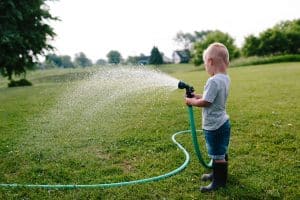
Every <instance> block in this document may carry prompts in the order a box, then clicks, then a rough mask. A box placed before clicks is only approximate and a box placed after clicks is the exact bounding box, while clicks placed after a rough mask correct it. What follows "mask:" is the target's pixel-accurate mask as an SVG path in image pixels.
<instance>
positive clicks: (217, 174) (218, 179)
mask: <svg viewBox="0 0 300 200" xmlns="http://www.w3.org/2000/svg"><path fill="white" fill-rule="evenodd" d="M227 173H228V163H227V162H223V163H216V162H214V163H213V180H212V183H211V184H209V185H208V186H202V187H200V191H201V192H210V191H213V190H217V189H218V188H219V187H225V186H226V182H227Z"/></svg>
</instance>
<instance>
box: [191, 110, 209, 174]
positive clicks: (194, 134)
mask: <svg viewBox="0 0 300 200" xmlns="http://www.w3.org/2000/svg"><path fill="white" fill-rule="evenodd" d="M188 111H189V119H190V127H191V132H192V140H193V144H194V149H195V152H196V155H197V157H198V160H199V162H200V164H202V165H203V166H204V167H206V168H209V169H211V168H212V160H211V161H210V162H209V163H206V162H205V161H204V159H203V157H202V154H201V152H200V148H199V144H198V140H197V132H196V128H195V121H194V112H193V107H192V106H188Z"/></svg>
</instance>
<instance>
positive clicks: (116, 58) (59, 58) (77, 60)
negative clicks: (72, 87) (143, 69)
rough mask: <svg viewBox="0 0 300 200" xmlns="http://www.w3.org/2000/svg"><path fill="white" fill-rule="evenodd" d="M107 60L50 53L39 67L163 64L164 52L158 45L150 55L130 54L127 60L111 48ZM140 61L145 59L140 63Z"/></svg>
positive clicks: (81, 53) (83, 55) (83, 54)
mask: <svg viewBox="0 0 300 200" xmlns="http://www.w3.org/2000/svg"><path fill="white" fill-rule="evenodd" d="M106 57H107V60H106V59H103V58H100V59H98V60H97V61H96V62H95V63H93V62H92V60H91V59H89V58H88V57H87V56H86V55H85V53H83V52H79V53H77V54H75V57H74V60H72V58H71V56H69V55H56V54H54V53H49V54H47V55H46V56H45V61H44V62H43V63H40V64H39V68H42V69H45V68H55V67H59V68H75V67H90V66H93V65H98V66H99V65H106V64H120V63H122V64H153V65H160V64H163V62H164V61H163V53H162V52H160V51H159V49H158V48H157V47H155V46H154V47H153V48H152V50H151V53H150V56H146V55H144V54H140V55H139V56H128V58H127V59H126V60H124V59H123V58H122V55H121V53H120V52H119V51H117V50H111V51H110V52H108V54H107V56H106ZM140 61H144V62H146V63H144V62H141V63H139V62H140Z"/></svg>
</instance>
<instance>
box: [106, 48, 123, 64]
mask: <svg viewBox="0 0 300 200" xmlns="http://www.w3.org/2000/svg"><path fill="white" fill-rule="evenodd" d="M107 59H108V63H111V64H119V63H120V62H121V61H122V56H121V54H120V52H118V51H115V50H111V51H110V52H108V54H107Z"/></svg>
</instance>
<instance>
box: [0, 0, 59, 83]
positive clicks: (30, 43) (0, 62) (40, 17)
mask: <svg viewBox="0 0 300 200" xmlns="http://www.w3.org/2000/svg"><path fill="white" fill-rule="evenodd" d="M45 2H46V0H35V1H20V0H5V1H0V72H1V74H2V75H3V76H7V77H8V79H9V80H12V76H13V75H14V74H15V75H21V74H26V69H31V68H33V67H34V65H35V60H38V59H37V56H38V55H40V54H44V53H45V50H51V49H53V47H52V46H51V45H50V44H49V43H48V42H49V39H53V37H54V36H55V33H54V31H53V28H52V27H51V26H50V25H48V24H47V22H49V21H51V20H57V18H56V17H53V16H52V15H51V14H50V13H49V7H48V6H47V5H46V4H45Z"/></svg>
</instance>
